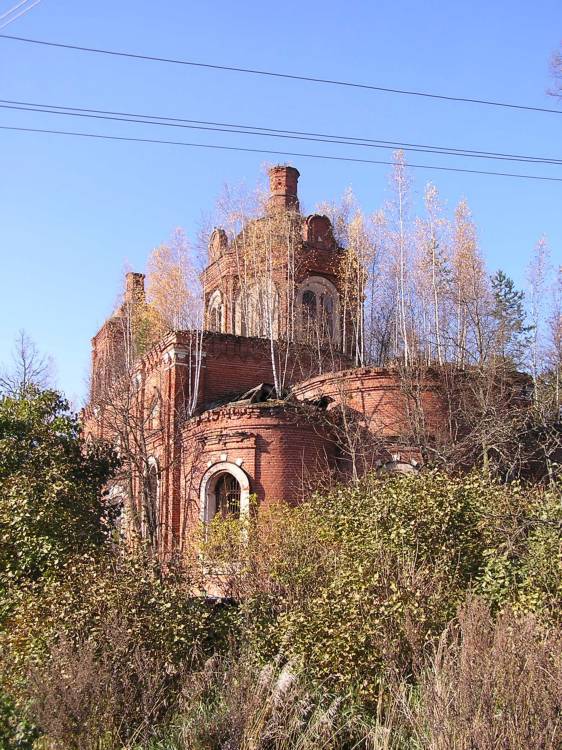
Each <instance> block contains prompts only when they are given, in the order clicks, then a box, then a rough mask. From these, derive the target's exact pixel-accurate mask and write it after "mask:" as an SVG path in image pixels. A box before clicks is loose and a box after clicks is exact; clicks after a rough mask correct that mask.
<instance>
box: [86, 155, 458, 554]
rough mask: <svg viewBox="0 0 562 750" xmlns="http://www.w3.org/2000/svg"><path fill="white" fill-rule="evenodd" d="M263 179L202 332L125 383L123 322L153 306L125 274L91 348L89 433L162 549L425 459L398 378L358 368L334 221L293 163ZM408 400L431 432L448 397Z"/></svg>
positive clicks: (228, 254) (164, 349)
mask: <svg viewBox="0 0 562 750" xmlns="http://www.w3.org/2000/svg"><path fill="white" fill-rule="evenodd" d="M269 176H270V195H269V198H268V201H267V204H266V207H265V211H264V215H263V216H262V217H260V218H258V219H255V220H253V221H252V222H249V223H248V225H246V226H244V227H243V228H242V230H241V231H240V232H239V233H238V234H237V235H236V236H235V237H233V238H231V239H230V240H229V238H228V237H227V234H226V232H225V231H224V230H222V229H220V228H218V229H215V230H214V232H213V234H212V236H211V239H210V243H209V262H208V265H207V267H206V269H205V270H204V272H203V274H202V284H203V294H204V310H205V312H204V324H203V330H202V331H173V332H169V333H168V334H166V335H165V336H164V337H163V338H162V340H160V341H159V342H158V343H157V344H156V345H155V346H153V347H152V348H151V349H150V350H149V351H148V352H146V353H145V354H144V356H142V357H140V358H138V360H136V361H135V362H134V363H133V365H132V366H131V367H130V368H129V369H128V370H127V372H126V374H125V375H124V374H123V373H125V370H126V367H125V362H126V359H127V356H126V355H127V353H126V352H125V351H123V349H124V346H125V344H124V341H125V340H126V338H124V336H123V330H124V328H125V327H126V324H125V322H124V321H126V318H127V315H126V313H127V310H130V309H134V307H135V305H138V304H142V303H143V301H144V276H143V275H142V274H135V273H130V274H127V278H126V291H125V300H124V303H123V305H122V306H121V308H120V309H119V310H118V311H117V312H116V313H115V314H114V315H113V316H112V317H111V318H110V319H109V320H108V321H106V323H105V324H104V325H103V326H102V328H101V329H100V331H99V332H98V333H97V334H96V336H95V337H94V338H93V340H92V388H91V394H92V395H91V403H90V404H89V405H88V406H87V407H86V409H85V410H84V412H83V423H84V431H85V434H86V437H87V439H88V440H96V439H99V440H110V441H112V442H114V443H115V444H116V447H117V449H118V450H120V451H122V452H126V453H127V456H128V467H129V469H128V474H127V476H123V477H121V478H120V479H119V481H118V482H117V483H116V485H115V487H113V488H112V492H113V493H114V494H118V495H119V497H120V498H121V499H122V501H123V503H124V504H125V506H127V505H128V506H129V508H128V513H133V514H136V516H137V517H138V518H140V522H141V523H144V520H143V518H144V515H145V514H146V513H152V514H153V516H154V517H153V518H152V525H153V527H154V528H156V529H157V530H158V532H157V533H158V545H159V546H160V548H161V549H162V550H163V551H164V552H166V551H170V550H172V549H174V548H175V547H178V546H181V544H182V540H184V539H185V538H186V537H187V536H188V535H189V533H190V530H191V529H193V528H194V527H195V525H197V524H199V523H201V522H209V521H211V520H212V519H213V517H215V516H216V515H217V514H220V515H222V516H235V517H242V516H245V515H247V514H249V513H251V512H254V508H259V507H260V505H263V504H264V503H271V502H278V501H283V502H289V503H297V502H299V501H300V500H301V499H302V498H304V497H305V496H306V494H307V493H309V492H310V491H311V490H312V489H313V488H314V487H315V486H318V484H319V483H321V482H329V481H333V480H334V479H336V480H341V479H346V478H349V477H350V476H351V475H355V474H356V473H357V472H361V471H365V470H367V469H372V468H377V469H384V470H399V471H415V470H417V466H418V465H419V463H420V462H421V460H422V456H421V453H420V450H419V447H418V445H417V443H416V438H415V429H414V427H413V424H412V412H413V397H412V394H410V393H409V392H408V389H407V388H404V384H403V382H401V379H400V377H399V375H398V373H397V372H396V371H392V370H383V369H377V368H368V367H367V368H366V367H359V366H358V364H357V361H358V358H357V356H356V355H357V347H358V346H359V345H360V340H359V335H358V330H357V325H356V320H357V319H356V318H355V323H354V319H353V316H352V315H351V314H350V310H352V309H357V308H359V307H360V305H361V299H362V289H361V288H360V283H356V284H355V288H354V289H351V290H350V289H349V288H348V286H347V287H346V283H347V282H346V279H345V277H344V273H343V270H342V269H343V268H344V266H345V262H346V252H347V251H346V249H345V248H342V247H340V246H339V245H338V243H337V242H336V239H335V237H334V232H333V228H332V225H331V223H330V220H329V219H328V217H326V216H321V215H317V214H313V215H309V216H303V215H302V214H301V212H300V209H299V202H298V191H297V183H298V178H299V173H298V171H297V170H296V169H295V168H294V167H290V166H277V167H273V168H272V169H271V170H270V175H269ZM109 363H111V367H110V364H109ZM116 372H117V374H118V377H116V376H115V373H116ZM124 378H125V379H126V381H127V382H126V385H125V386H123V379H124ZM108 394H109V396H108ZM112 394H113V395H112ZM116 394H118V395H116ZM414 400H415V407H416V409H417V413H418V416H419V413H420V410H421V415H422V418H423V422H424V429H425V430H426V431H429V432H430V433H431V432H434V433H435V434H437V433H438V432H439V431H440V430H441V429H442V427H443V420H444V414H445V409H444V406H443V404H442V402H441V400H440V396H439V392H438V389H436V388H434V387H433V385H432V383H431V382H427V383H423V384H422V387H421V388H419V389H418V391H417V392H416V395H415V399H414ZM124 402H126V403H124ZM135 451H137V453H138V455H135Z"/></svg>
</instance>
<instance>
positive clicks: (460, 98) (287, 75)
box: [0, 34, 562, 115]
mask: <svg viewBox="0 0 562 750" xmlns="http://www.w3.org/2000/svg"><path fill="white" fill-rule="evenodd" d="M0 38H2V39H9V40H11V41H14V42H24V43H26V44H38V45H42V46H45V47H57V48H59V49H69V50H75V51H77V52H91V53H95V54H100V55H112V56H113V57H126V58H130V59H133V60H146V61H149V62H160V63H168V64H171V65H187V66H190V67H194V68H207V69H210V70H223V71H229V72H233V73H249V74H251V75H258V76H268V77H269V78H284V79H287V80H292V81H307V82H309V83H322V84H327V85H330V86H345V87H348V88H355V89H367V90H370V91H383V92H385V93H388V94H404V95H406V96H420V97H425V98H428V99H440V100H442V101H450V102H465V103H467V104H483V105H486V106H489V107H503V108H507V109H517V110H524V111H528V112H548V113H549V114H553V115H561V114H562V110H558V109H549V108H547V107H531V106H528V105H525V104H513V103H510V102H499V101H494V100H491V99H476V98H470V97H463V96H446V95H444V94H433V93H430V92H427V91H415V90H409V89H396V88H389V87H386V86H375V85H373V84H368V83H356V82H353V81H340V80H337V79H332V78H316V77H314V76H307V75H296V74H291V73H280V72H277V71H272V70H261V69H259V68H242V67H239V66H234V65H218V64H215V63H202V62H195V61H193V60H179V59H177V58H172V57H156V56H154V55H140V54H136V53H134V52H121V51H118V50H109V49H102V48H99V47H82V46H80V45H78V44H63V43H62V42H49V41H46V40H44V39H30V38H29V37H23V36H13V35H11V34H0Z"/></svg>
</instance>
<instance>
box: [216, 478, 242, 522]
mask: <svg viewBox="0 0 562 750" xmlns="http://www.w3.org/2000/svg"><path fill="white" fill-rule="evenodd" d="M215 507H216V512H217V515H220V516H221V517H222V518H240V485H239V484H238V482H237V480H236V479H235V478H234V477H233V476H232V474H222V476H220V477H219V478H218V480H217V483H216V485H215Z"/></svg>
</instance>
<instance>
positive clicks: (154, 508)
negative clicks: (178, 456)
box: [141, 456, 160, 540]
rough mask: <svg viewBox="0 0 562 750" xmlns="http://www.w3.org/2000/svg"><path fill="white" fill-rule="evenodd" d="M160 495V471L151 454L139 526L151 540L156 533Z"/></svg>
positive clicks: (154, 537)
mask: <svg viewBox="0 0 562 750" xmlns="http://www.w3.org/2000/svg"><path fill="white" fill-rule="evenodd" d="M159 495H160V472H159V470H158V462H157V460H156V459H155V458H154V457H153V456H151V457H150V458H149V459H148V472H147V475H146V495H145V500H146V506H145V507H144V508H142V514H141V527H142V531H143V535H144V534H148V536H149V537H151V538H152V539H153V540H154V539H156V536H157V533H158V528H157V527H158V514H159V508H158V501H159Z"/></svg>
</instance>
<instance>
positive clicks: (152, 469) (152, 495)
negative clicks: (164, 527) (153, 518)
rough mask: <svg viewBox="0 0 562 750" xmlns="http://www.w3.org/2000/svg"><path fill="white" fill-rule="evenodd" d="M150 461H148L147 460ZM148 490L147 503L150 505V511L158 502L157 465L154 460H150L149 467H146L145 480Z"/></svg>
mask: <svg viewBox="0 0 562 750" xmlns="http://www.w3.org/2000/svg"><path fill="white" fill-rule="evenodd" d="M149 460H150V459H149ZM146 481H147V488H148V493H147V494H148V502H149V503H150V508H151V509H154V510H155V509H156V503H157V502H158V484H159V482H158V464H157V463H156V460H155V459H152V460H150V466H149V467H148V476H147V478H146Z"/></svg>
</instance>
